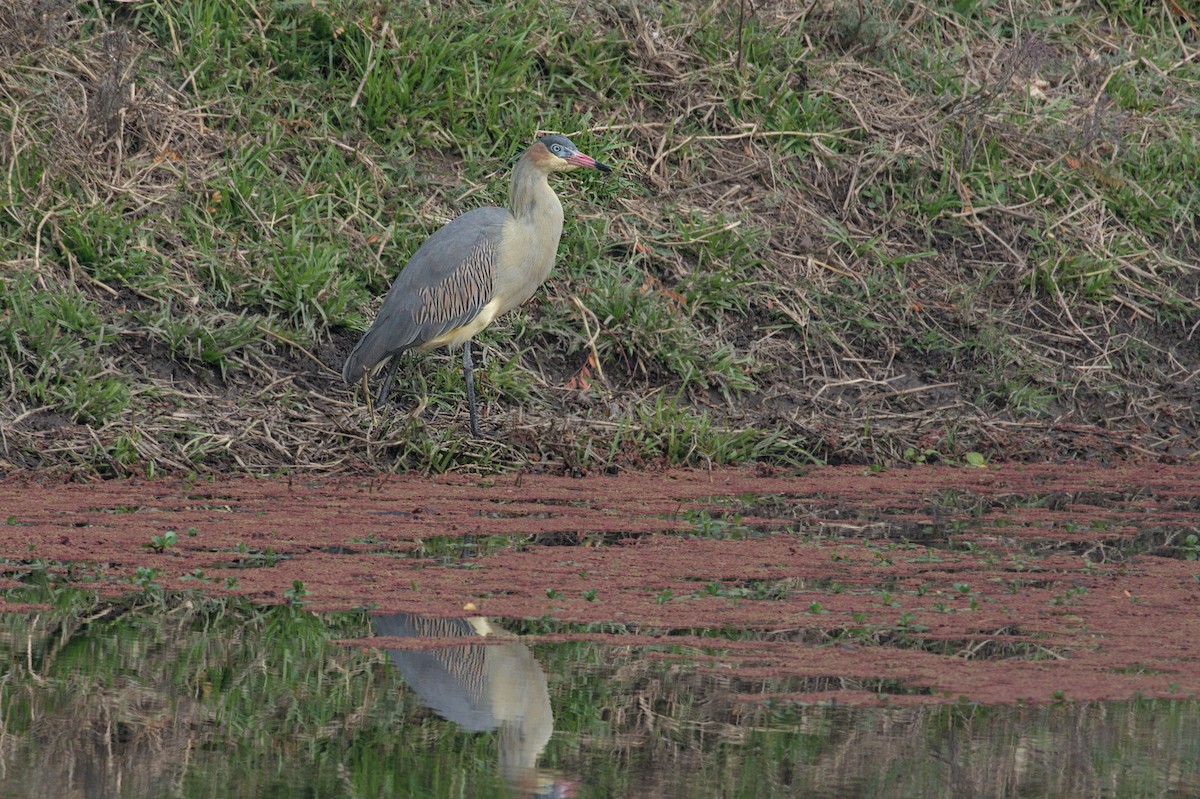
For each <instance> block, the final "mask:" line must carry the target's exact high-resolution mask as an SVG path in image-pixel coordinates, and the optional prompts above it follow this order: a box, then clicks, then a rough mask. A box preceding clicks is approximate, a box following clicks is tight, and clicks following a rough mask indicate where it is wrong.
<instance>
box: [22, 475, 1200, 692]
mask: <svg viewBox="0 0 1200 799" xmlns="http://www.w3.org/2000/svg"><path fill="white" fill-rule="evenodd" d="M4 522H6V524H3V527H0V529H2V530H3V534H2V536H0V556H2V557H3V558H4V565H3V577H2V581H3V584H0V588H14V587H17V586H19V585H20V579H21V578H22V577H23V576H24V575H26V574H28V573H29V572H30V571H31V570H33V569H40V568H43V567H46V568H49V571H50V573H51V576H52V578H53V579H56V580H58V581H60V582H62V583H76V584H78V585H80V586H82V587H87V588H91V589H94V590H97V591H100V592H101V593H103V594H106V595H110V596H112V595H120V594H124V593H129V592H130V591H133V590H137V589H135V587H134V586H133V585H131V583H130V580H131V579H134V578H138V579H141V580H142V581H143V582H145V580H146V579H152V580H153V583H154V584H156V585H158V586H161V587H163V588H167V589H190V590H197V589H199V590H203V591H205V592H206V593H210V594H213V595H237V596H243V597H246V598H249V599H250V600H252V601H256V602H267V603H278V602H283V601H285V600H286V598H287V596H288V592H289V591H290V590H292V589H294V587H295V586H296V583H297V581H300V582H301V583H303V588H304V589H305V590H306V591H307V592H308V594H307V596H306V597H305V600H306V602H307V605H306V607H307V608H309V609H312V610H317V611H325V610H342V609H350V608H359V607H368V608H372V609H377V610H379V611H380V612H409V613H417V614H423V615H440V616H454V615H485V616H489V617H496V618H500V619H504V618H510V619H511V618H548V619H553V620H557V621H560V622H563V623H564V624H563V630H564V632H563V633H562V634H561V635H556V636H543V637H542V638H541V639H540V640H557V639H564V640H565V639H571V640H594V641H598V642H603V643H609V644H616V645H622V646H647V647H652V648H654V649H655V650H658V651H659V655H658V656H671V657H675V656H679V657H688V658H689V659H691V660H693V661H694V662H696V663H697V664H698V667H700V668H719V669H721V670H722V672H723V673H733V674H737V675H740V676H744V677H747V678H752V679H753V678H763V679H764V682H763V684H764V685H780V686H784V687H783V688H782V689H781V694H782V695H786V696H788V697H790V698H794V699H798V700H800V701H838V702H850V703H874V704H878V703H886V704H892V705H895V704H916V703H930V702H946V701H958V700H960V699H963V698H966V699H969V700H972V701H978V702H983V703H1006V702H1014V701H1019V700H1020V701H1032V702H1046V701H1053V700H1056V699H1062V698H1065V699H1072V700H1107V699H1129V698H1133V697H1135V696H1139V695H1140V696H1146V697H1168V698H1195V697H1197V696H1200V560H1196V559H1195V557H1196V556H1197V555H1198V554H1200V547H1197V546H1196V539H1195V538H1192V539H1189V538H1188V536H1189V535H1195V534H1197V533H1200V467H1197V466H1161V465H1150V466H1147V465H1143V464H1118V465H1112V466H1097V465H1050V464H1047V465H1002V466H995V467H991V468H986V469H968V468H951V467H934V466H922V467H916V468H910V469H891V470H884V471H881V472H871V471H869V470H864V469H862V468H855V467H835V468H819V469H817V468H814V469H811V470H809V471H806V472H801V473H797V474H794V475H791V474H789V475H783V474H781V473H776V472H774V471H771V470H754V469H730V470H717V471H681V472H664V473H656V474H626V475H621V476H614V477H587V478H582V479H573V478H566V477H562V478H556V477H546V476H531V475H528V474H512V475H501V476H493V477H487V478H479V477H468V476H448V477H440V478H436V479H428V478H418V477H409V476H391V477H383V478H375V479H366V478H363V479H359V480H349V479H343V480H340V481H334V480H307V479H302V478H300V477H298V476H292V477H291V478H272V479H265V478H250V477H239V478H229V479H222V480H216V481H196V482H180V481H171V482H168V481H145V480H123V481H110V482H95V483H87V484H77V483H52V482H49V481H46V480H43V479H41V478H40V477H39V476H38V475H34V474H23V475H20V474H19V475H15V476H9V477H7V478H5V479H4V480H0V523H4ZM168 531H174V532H175V535H176V538H175V540H174V543H171V544H170V545H167V546H165V547H164V548H163V550H162V551H161V552H159V551H155V550H154V548H153V547H152V546H150V542H151V540H152V539H153V538H155V537H158V540H159V541H162V540H163V537H164V536H166V534H167V532H168ZM464 551H465V552H468V553H472V554H471V555H470V556H469V557H461V556H460V554H459V553H462V552H464ZM139 570H140V571H139ZM18 595H19V594H18V593H14V594H13V596H18ZM27 609H29V606H26V605H21V604H18V603H17V601H16V600H11V601H9V602H8V603H7V604H3V603H0V610H5V611H21V610H27ZM597 623H605V624H606V626H605V627H604V628H599V627H588V626H586V625H591V624H597ZM607 623H615V625H620V627H619V629H621V630H625V631H627V632H626V633H624V634H614V633H607V632H606V633H605V634H601V633H598V632H595V630H597V629H604V630H606V631H607V630H610V629H614V628H616V627H615V625H613V624H607ZM664 648H669V653H663V652H662V650H663V649H664ZM680 653H682V654H680ZM817 686H820V687H819V688H818V687H817ZM830 686H834V688H833V689H832V690H831V689H830ZM760 698H761V697H760Z"/></svg>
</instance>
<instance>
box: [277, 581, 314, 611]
mask: <svg viewBox="0 0 1200 799" xmlns="http://www.w3.org/2000/svg"><path fill="white" fill-rule="evenodd" d="M308 594H309V591H308V589H307V588H305V587H304V581H303V580H293V581H292V587H291V588H289V589H288V590H286V591H284V592H283V598H284V599H286V600H287V603H288V604H289V605H291V606H292V607H296V608H298V607H300V606H301V605H303V604H304V597H306V596H308Z"/></svg>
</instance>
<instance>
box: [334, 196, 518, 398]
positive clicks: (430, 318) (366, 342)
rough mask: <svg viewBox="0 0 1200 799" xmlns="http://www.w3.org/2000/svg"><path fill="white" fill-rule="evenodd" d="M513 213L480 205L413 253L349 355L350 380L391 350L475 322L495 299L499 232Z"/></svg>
mask: <svg viewBox="0 0 1200 799" xmlns="http://www.w3.org/2000/svg"><path fill="white" fill-rule="evenodd" d="M508 216H509V212H508V211H506V210H505V209H503V208H490V207H489V208H476V209H475V210H474V211H468V212H467V213H465V214H463V215H462V216H460V217H458V218H457V219H455V220H453V221H452V222H450V223H449V224H447V225H444V226H443V227H441V228H440V229H438V230H437V231H436V232H435V233H434V234H433V235H432V236H430V237H429V238H428V239H426V240H425V243H424V244H422V245H421V246H420V248H418V249H417V251H416V252H415V253H413V256H412V258H410V259H409V261H408V265H407V266H405V267H404V269H403V271H401V272H400V274H399V275H398V276H397V277H396V280H395V281H394V282H393V283H392V287H391V289H390V290H389V291H388V294H387V297H386V298H384V301H383V307H382V308H381V309H380V310H379V316H377V317H376V318H375V321H374V323H373V324H372V325H371V328H370V329H369V330H368V331H367V332H366V334H365V335H364V336H363V338H362V340H361V341H359V342H358V345H357V346H356V347H355V348H354V351H353V352H351V353H350V357H349V358H348V359H346V365H345V367H344V368H343V370H342V376H343V378H344V379H345V380H346V382H347V383H353V382H355V381H356V380H359V379H360V378H361V377H362V374H363V371H364V370H370V369H372V368H374V367H375V365H376V364H378V363H379V362H380V361H382V360H383V359H384V358H386V357H388V356H389V355H393V354H395V353H398V352H403V351H404V350H407V349H411V348H413V347H419V346H420V345H422V344H424V343H425V342H427V341H431V340H433V339H435V338H437V337H438V336H441V335H442V334H444V333H447V332H449V331H451V330H453V329H454V328H456V327H461V326H462V325H465V324H466V323H467V322H470V321H471V320H472V319H474V318H475V316H476V315H477V314H478V313H479V311H480V310H481V309H482V308H483V306H484V305H486V304H487V303H488V302H489V301H490V300H491V299H492V294H493V291H494V285H495V280H494V270H495V266H496V257H497V254H498V250H499V242H500V232H501V230H502V229H503V227H504V221H505V219H507V218H508Z"/></svg>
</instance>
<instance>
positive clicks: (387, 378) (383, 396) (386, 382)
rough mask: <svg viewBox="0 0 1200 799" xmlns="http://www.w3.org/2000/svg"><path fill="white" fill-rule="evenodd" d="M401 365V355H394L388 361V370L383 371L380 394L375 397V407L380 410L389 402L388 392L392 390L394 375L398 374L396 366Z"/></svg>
mask: <svg viewBox="0 0 1200 799" xmlns="http://www.w3.org/2000/svg"><path fill="white" fill-rule="evenodd" d="M399 365H400V356H399V355H393V356H392V358H391V360H389V361H388V365H387V371H386V372H384V373H383V382H381V383H380V384H379V396H378V397H376V398H375V407H377V408H379V409H380V410H383V405H384V403H385V402H387V396H388V392H389V391H391V390H392V377H393V376H394V375H395V374H396V367H397V366H399Z"/></svg>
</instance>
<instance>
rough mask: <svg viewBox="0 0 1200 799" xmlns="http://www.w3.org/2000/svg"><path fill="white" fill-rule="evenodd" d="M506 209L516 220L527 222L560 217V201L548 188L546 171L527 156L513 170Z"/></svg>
mask: <svg viewBox="0 0 1200 799" xmlns="http://www.w3.org/2000/svg"><path fill="white" fill-rule="evenodd" d="M508 210H509V211H511V212H512V215H513V216H514V217H515V218H516V220H517V221H518V222H524V223H527V224H528V223H535V222H537V223H542V222H544V221H545V220H546V219H554V218H555V217H557V218H558V219H559V220H561V219H562V203H560V202H559V201H558V195H556V194H555V193H554V189H552V188H550V182H549V181H548V180H546V173H545V172H543V171H542V170H540V169H538V168H537V167H535V166H534V165H533V163H532V162H531V161H530V160H529V159H528V157H524V158H522V159H521V160H520V161H518V162H517V166H516V169H514V170H513V177H512V189H511V190H510V191H509V194H508ZM559 224H560V225H561V222H560V223H559Z"/></svg>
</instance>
